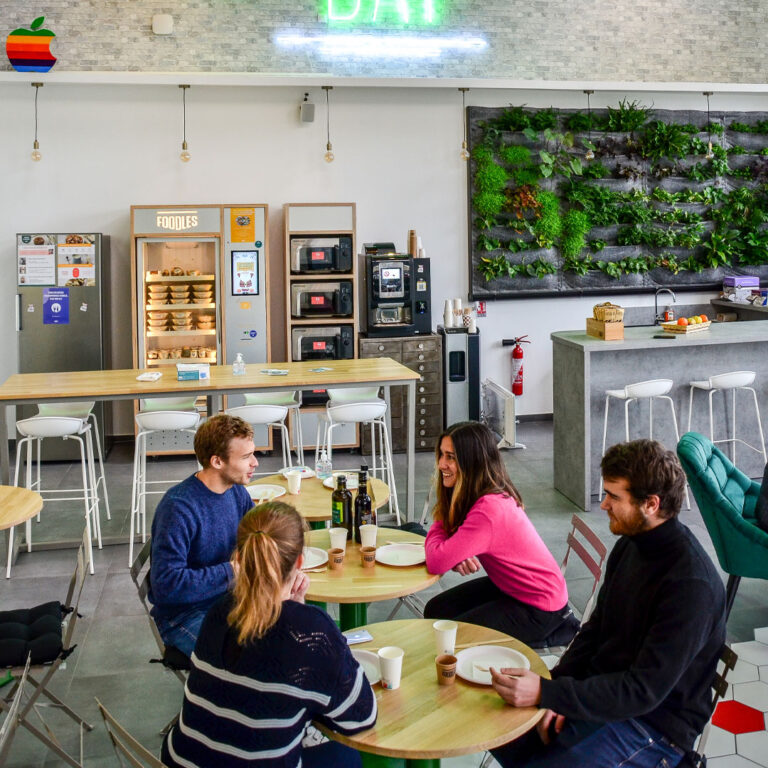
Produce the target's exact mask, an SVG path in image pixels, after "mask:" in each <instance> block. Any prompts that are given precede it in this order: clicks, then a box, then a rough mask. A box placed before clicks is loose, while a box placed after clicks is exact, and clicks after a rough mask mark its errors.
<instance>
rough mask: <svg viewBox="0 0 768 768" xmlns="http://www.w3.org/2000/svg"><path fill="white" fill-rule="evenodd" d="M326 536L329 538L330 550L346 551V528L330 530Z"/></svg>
mask: <svg viewBox="0 0 768 768" xmlns="http://www.w3.org/2000/svg"><path fill="white" fill-rule="evenodd" d="M328 535H329V536H330V537H331V549H346V548H347V529H346V528H330V529H329V530H328Z"/></svg>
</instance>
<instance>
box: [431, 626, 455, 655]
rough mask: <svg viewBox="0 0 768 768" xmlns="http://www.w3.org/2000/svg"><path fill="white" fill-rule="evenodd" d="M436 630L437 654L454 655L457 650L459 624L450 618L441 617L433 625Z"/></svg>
mask: <svg viewBox="0 0 768 768" xmlns="http://www.w3.org/2000/svg"><path fill="white" fill-rule="evenodd" d="M432 627H433V629H434V630H435V650H436V651H437V655H438V656H441V655H443V654H445V653H449V654H451V655H453V652H454V651H455V650H456V630H457V629H458V627H459V625H458V624H457V623H456V622H455V621H450V620H449V619H440V620H439V621H436V622H435V623H434V624H433V625H432Z"/></svg>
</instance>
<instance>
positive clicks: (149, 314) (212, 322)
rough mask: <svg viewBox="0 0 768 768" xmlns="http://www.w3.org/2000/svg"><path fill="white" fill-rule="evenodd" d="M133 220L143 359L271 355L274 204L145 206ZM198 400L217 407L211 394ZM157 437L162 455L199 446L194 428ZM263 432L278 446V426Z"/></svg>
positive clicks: (166, 365) (151, 363)
mask: <svg viewBox="0 0 768 768" xmlns="http://www.w3.org/2000/svg"><path fill="white" fill-rule="evenodd" d="M131 229H132V256H133V258H132V265H133V273H132V290H133V306H134V318H133V338H134V345H133V347H134V366H135V367H137V368H158V369H160V370H161V371H163V373H164V374H165V375H170V376H175V375H176V371H175V366H176V364H177V363H181V362H204V363H210V364H211V365H227V364H229V363H231V362H232V360H233V359H234V358H235V355H236V354H237V353H238V352H240V353H242V355H243V358H244V359H245V361H246V363H266V362H268V361H269V359H270V342H269V312H268V293H267V291H268V274H267V270H268V267H267V261H268V260H267V247H268V246H267V206H266V205H263V204H243V205H193V206H180V205H167V206H162V207H160V206H141V205H135V206H132V208H131ZM228 400H229V402H228V403H227V402H225V403H224V407H227V405H229V406H236V405H242V404H243V402H244V401H243V398H242V396H232V397H230V398H229V399H228ZM196 405H197V407H198V409H199V410H200V411H201V413H203V415H211V414H209V413H208V406H207V402H206V399H205V398H199V400H198V402H197V404H196ZM150 437H151V438H152V440H151V441H150V442H149V444H148V450H149V452H150V453H152V454H161V453H188V452H190V451H191V450H192V437H191V435H188V434H185V433H176V432H167V433H158V434H156V435H150ZM254 441H255V443H256V446H257V448H260V449H269V448H271V438H270V434H269V431H268V429H267V428H266V427H260V428H258V431H257V433H256V434H255V435H254Z"/></svg>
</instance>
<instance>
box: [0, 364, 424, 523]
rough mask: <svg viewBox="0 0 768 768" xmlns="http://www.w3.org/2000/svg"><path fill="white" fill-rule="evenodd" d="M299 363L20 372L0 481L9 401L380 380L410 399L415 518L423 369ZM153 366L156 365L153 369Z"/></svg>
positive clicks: (10, 382) (4, 394)
mask: <svg viewBox="0 0 768 768" xmlns="http://www.w3.org/2000/svg"><path fill="white" fill-rule="evenodd" d="M318 367H320V366H319V365H318V362H317V361H316V360H311V361H310V360H306V361H301V362H297V363H277V362H272V363H250V364H248V365H246V369H245V375H243V376H235V375H233V373H232V367H231V366H228V365H212V366H211V378H210V379H209V380H203V381H177V380H176V376H175V371H173V369H171V370H165V371H164V372H163V375H162V376H161V377H160V379H158V380H157V381H137V379H136V377H137V376H138V375H139V374H140V373H143V372H145V371H146V370H148V369H141V370H136V369H127V370H117V371H68V372H61V373H17V374H14V375H13V376H10V377H9V378H8V379H7V380H6V381H5V382H4V383H3V385H2V386H0V438H1V439H0V482H1V483H6V484H7V483H8V479H9V476H10V469H9V455H8V440H7V439H6V435H7V434H8V421H7V409H6V408H5V407H4V406H9V405H24V404H33V405H36V404H37V403H53V402H66V401H73V400H136V399H139V398H145V397H152V398H155V397H164V396H165V397H178V396H179V395H183V394H190V395H192V394H194V395H206V396H208V397H217V396H220V395H233V394H237V393H242V392H280V391H284V390H312V389H327V388H328V387H334V388H347V387H360V386H371V385H379V386H382V387H384V397H385V399H386V400H387V402H389V388H390V387H392V386H404V387H406V389H407V399H408V423H407V425H406V429H407V432H408V467H407V475H406V478H407V486H406V487H407V497H406V498H407V501H406V510H407V511H406V516H407V519H409V520H412V519H413V504H414V448H415V437H414V435H415V431H416V430H415V420H416V382H417V381H418V380H419V374H418V373H416V372H415V371H412V370H411V369H410V368H406V367H405V366H404V365H402V364H401V363H398V362H395V361H394V360H392V359H390V358H388V357H378V358H372V359H367V360H329V361H323V366H322V367H323V368H326V369H327V370H323V371H316V370H313V369H316V368H318ZM267 368H271V369H274V368H279V369H284V370H287V371H288V373H287V374H286V375H284V376H273V375H272V376H271V375H269V374H266V373H261V371H262V370H264V369H267ZM153 370H154V369H153Z"/></svg>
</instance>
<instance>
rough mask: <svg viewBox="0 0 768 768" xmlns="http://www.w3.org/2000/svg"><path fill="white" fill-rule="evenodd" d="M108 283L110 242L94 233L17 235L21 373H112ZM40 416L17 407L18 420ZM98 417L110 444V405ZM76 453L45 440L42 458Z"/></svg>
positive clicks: (71, 444)
mask: <svg viewBox="0 0 768 768" xmlns="http://www.w3.org/2000/svg"><path fill="white" fill-rule="evenodd" d="M108 284H109V237H108V236H105V235H101V234H99V233H93V232H89V233H82V232H65V233H51V232H29V233H27V232H25V233H22V234H18V235H16V285H17V295H16V329H17V331H18V344H19V373H45V372H51V371H92V370H102V369H104V368H105V367H107V366H108V364H109V322H108V317H107V315H106V308H107V302H106V301H105V291H106V288H107V286H108ZM105 405H107V407H106V408H105V407H104V406H105ZM36 413H37V408H36V407H35V406H24V407H20V408H18V409H17V416H16V418H17V419H23V418H28V417H29V416H34V415H35V414H36ZM95 414H96V419H97V422H98V425H99V431H100V434H101V439H102V445H105V446H106V443H105V442H104V434H105V433H106V434H110V433H111V428H110V427H111V407H110V406H109V404H104V403H96V407H95ZM105 419H106V423H105ZM79 455H80V453H79V448H78V446H77V443H76V441H74V440H45V441H43V453H42V458H43V459H44V460H47V461H51V460H69V459H73V458H77V457H79Z"/></svg>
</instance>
